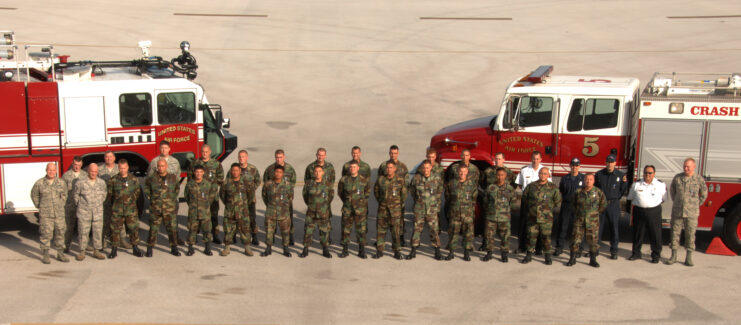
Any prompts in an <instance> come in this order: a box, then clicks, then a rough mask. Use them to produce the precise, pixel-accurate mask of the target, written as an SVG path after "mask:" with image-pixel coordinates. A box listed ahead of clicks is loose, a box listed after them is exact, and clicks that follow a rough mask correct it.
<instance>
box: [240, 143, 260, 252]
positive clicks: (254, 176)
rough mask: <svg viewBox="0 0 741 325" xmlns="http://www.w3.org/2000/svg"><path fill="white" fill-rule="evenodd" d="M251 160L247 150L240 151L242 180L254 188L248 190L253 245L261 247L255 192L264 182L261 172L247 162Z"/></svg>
mask: <svg viewBox="0 0 741 325" xmlns="http://www.w3.org/2000/svg"><path fill="white" fill-rule="evenodd" d="M248 159H249V154H248V153H247V150H240V151H239V168H241V169H242V178H244V179H245V180H246V181H247V183H251V184H252V186H250V187H249V188H248V192H247V199H248V201H247V202H248V203H247V209H248V210H249V212H250V231H252V245H255V246H259V245H260V242H259V241H258V240H257V231H258V229H257V221H256V220H257V210H256V209H255V203H256V200H255V191H257V188H258V187H260V184H262V181H261V179H260V171H258V170H257V167H255V165H253V164H250V163H249V162H247V161H248Z"/></svg>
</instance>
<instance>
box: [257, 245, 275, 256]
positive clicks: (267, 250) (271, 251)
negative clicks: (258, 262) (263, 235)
mask: <svg viewBox="0 0 741 325" xmlns="http://www.w3.org/2000/svg"><path fill="white" fill-rule="evenodd" d="M272 247H273V246H270V245H267V246H266V247H265V251H264V252H262V253H260V256H263V257H265V256H270V254H272V253H273V248H272Z"/></svg>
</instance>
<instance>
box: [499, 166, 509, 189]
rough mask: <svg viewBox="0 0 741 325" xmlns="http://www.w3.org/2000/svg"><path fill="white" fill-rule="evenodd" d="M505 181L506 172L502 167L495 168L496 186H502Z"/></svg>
mask: <svg viewBox="0 0 741 325" xmlns="http://www.w3.org/2000/svg"><path fill="white" fill-rule="evenodd" d="M506 181H507V170H505V169H504V168H502V167H498V168H497V185H499V186H502V185H504V182H506Z"/></svg>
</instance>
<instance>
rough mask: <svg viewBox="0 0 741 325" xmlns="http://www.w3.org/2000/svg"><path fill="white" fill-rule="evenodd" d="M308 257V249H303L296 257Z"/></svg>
mask: <svg viewBox="0 0 741 325" xmlns="http://www.w3.org/2000/svg"><path fill="white" fill-rule="evenodd" d="M308 255H309V248H308V247H304V250H302V251H301V254H298V257H300V258H304V257H306V256H308Z"/></svg>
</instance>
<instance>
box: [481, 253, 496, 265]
mask: <svg viewBox="0 0 741 325" xmlns="http://www.w3.org/2000/svg"><path fill="white" fill-rule="evenodd" d="M492 258H494V257H492V252H491V251H486V256H484V257H483V258H482V259H481V260H482V261H484V262H488V261H491V259H492Z"/></svg>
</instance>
